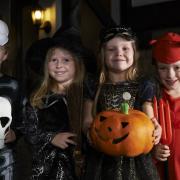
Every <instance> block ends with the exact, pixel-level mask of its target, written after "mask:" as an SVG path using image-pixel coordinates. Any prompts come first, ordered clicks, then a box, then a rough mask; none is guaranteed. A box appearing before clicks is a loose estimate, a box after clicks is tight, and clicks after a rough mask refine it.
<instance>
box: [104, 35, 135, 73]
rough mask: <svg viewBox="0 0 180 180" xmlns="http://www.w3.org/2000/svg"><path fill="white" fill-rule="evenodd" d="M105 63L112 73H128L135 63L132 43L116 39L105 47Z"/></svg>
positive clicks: (119, 38)
mask: <svg viewBox="0 0 180 180" xmlns="http://www.w3.org/2000/svg"><path fill="white" fill-rule="evenodd" d="M105 57H106V58H105V63H106V66H107V68H108V70H109V71H110V72H115V73H116V72H117V73H119V72H121V73H122V72H126V71H127V70H128V69H129V68H130V67H131V66H132V65H133V62H134V50H133V46H132V41H127V40H125V39H123V38H121V37H115V38H113V39H111V40H110V41H108V42H107V44H106V46H105Z"/></svg>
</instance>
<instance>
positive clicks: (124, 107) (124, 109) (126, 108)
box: [121, 103, 129, 114]
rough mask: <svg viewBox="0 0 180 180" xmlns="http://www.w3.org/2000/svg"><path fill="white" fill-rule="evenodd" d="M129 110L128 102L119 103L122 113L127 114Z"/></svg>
mask: <svg viewBox="0 0 180 180" xmlns="http://www.w3.org/2000/svg"><path fill="white" fill-rule="evenodd" d="M128 111H129V104H128V103H122V104H121V112H122V113H124V114H128Z"/></svg>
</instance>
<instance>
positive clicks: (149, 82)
mask: <svg viewBox="0 0 180 180" xmlns="http://www.w3.org/2000/svg"><path fill="white" fill-rule="evenodd" d="M138 82H139V84H140V86H152V87H154V86H155V85H156V83H157V82H156V79H155V78H153V77H150V76H143V77H141V78H139V79H138Z"/></svg>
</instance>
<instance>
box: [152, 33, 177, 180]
mask: <svg viewBox="0 0 180 180" xmlns="http://www.w3.org/2000/svg"><path fill="white" fill-rule="evenodd" d="M151 44H152V46H153V50H152V55H153V59H154V61H155V64H156V68H157V72H158V77H159V81H160V83H159V85H160V95H161V98H162V99H163V100H164V102H167V101H168V103H169V105H170V113H171V126H172V141H171V143H170V144H169V145H167V144H163V143H159V144H158V145H157V146H156V147H155V151H154V152H155V153H154V154H155V157H156V159H157V160H158V162H157V166H158V168H159V172H160V174H161V177H162V179H163V180H165V179H169V180H180V34H177V33H173V32H168V33H165V34H164V35H163V36H161V37H160V38H158V39H156V40H153V41H151ZM165 123H167V121H166V118H165ZM165 163H166V164H168V165H167V166H164V165H162V164H165ZM165 167H166V168H168V169H165ZM166 172H168V174H167V173H166ZM165 173H166V175H165Z"/></svg>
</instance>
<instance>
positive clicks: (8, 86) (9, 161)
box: [0, 20, 20, 180]
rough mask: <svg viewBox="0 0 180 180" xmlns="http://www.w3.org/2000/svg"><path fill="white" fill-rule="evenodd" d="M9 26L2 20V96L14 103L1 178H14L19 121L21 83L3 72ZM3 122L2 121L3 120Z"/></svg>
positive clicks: (1, 153) (0, 164) (1, 155)
mask: <svg viewBox="0 0 180 180" xmlns="http://www.w3.org/2000/svg"><path fill="white" fill-rule="evenodd" d="M8 34H9V30H8V26H7V24H6V23H5V22H4V21H2V20H0V96H2V97H6V98H7V99H9V101H10V103H11V104H12V123H11V127H10V128H9V130H8V132H7V133H6V136H5V147H4V148H3V149H0V158H1V159H4V161H1V162H0V179H2V178H3V179H5V180H12V179H13V169H14V168H13V166H14V165H13V164H14V158H13V148H14V146H13V145H14V142H15V140H16V136H17V129H16V127H17V123H18V121H19V115H18V114H19V113H18V112H19V111H20V109H18V107H19V97H20V96H19V85H18V82H17V80H15V79H14V78H13V77H10V76H8V75H5V74H3V73H2V63H3V62H4V61H6V60H7V57H8ZM1 123H2V122H1Z"/></svg>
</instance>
